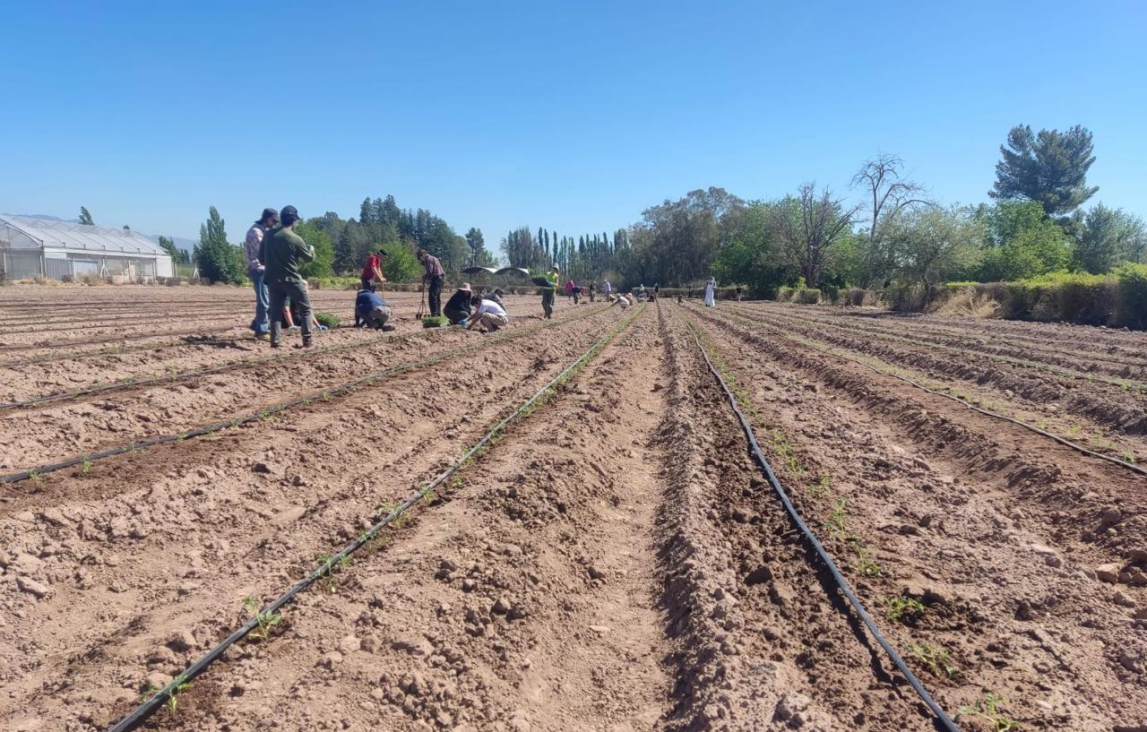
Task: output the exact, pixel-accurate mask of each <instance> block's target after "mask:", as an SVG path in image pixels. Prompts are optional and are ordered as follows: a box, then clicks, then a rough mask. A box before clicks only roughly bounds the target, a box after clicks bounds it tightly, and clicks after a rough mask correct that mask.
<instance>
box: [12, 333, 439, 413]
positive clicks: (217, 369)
mask: <svg viewBox="0 0 1147 732" xmlns="http://www.w3.org/2000/svg"><path fill="white" fill-rule="evenodd" d="M430 332H432V331H431V330H428V329H423V330H417V331H413V332H411V333H398V334H395V335H393V336H384V337H382V338H374V339H370V340H364V341H357V342H355V343H343V344H340V345H337V346H324V347H322V348H315V349H312V350H309V351H302V352H300V353H287V354H282V355H277V356H267V357H265V358H259V359H252V360H249V361H233V362H231V363H225V364H222V365H220V366H211V367H209V368H205V369H196V370H193V371H181V372H179V373H176V374H166V375H164V376H149V377H146V378H143V379H125V380H123V381H116V382H113V383H111V384H101V385H99V386H92V387H88V388H87V389H79V390H76V391H61V392H57V393H55V394H45V395H43V396H38V397H33V398H31V399H25V400H24V401H20V402H3V403H0V412H2V411H5V410H8V409H17V408H19V407H30V406H34V405H38V404H45V403H48V402H59V401H66V400H71V399H79V398H80V397H85V396H91V395H92V394H103V393H106V392H109V391H118V390H120V389H133V388H136V387H140V386H154V385H156V384H166V383H169V382H172V381H180V380H182V379H189V378H194V377H196V376H209V375H211V374H218V373H223V372H226V371H242V370H243V369H247V368H256V367H258V366H265V365H267V364H277V363H286V362H288V361H295V360H302V359H306V358H314V357H317V356H323V355H327V354H330V353H339V352H341V351H348V350H352V349H355V348H364V347H365V348H370V347H372V346H375V345H378V344H379V343H385V342H388V341H391V340H394V339H397V338H416V337H423V336H425V335H426V334H428V333H430Z"/></svg>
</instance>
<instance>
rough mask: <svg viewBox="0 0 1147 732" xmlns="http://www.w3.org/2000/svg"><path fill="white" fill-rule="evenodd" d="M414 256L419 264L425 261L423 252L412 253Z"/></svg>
mask: <svg viewBox="0 0 1147 732" xmlns="http://www.w3.org/2000/svg"><path fill="white" fill-rule="evenodd" d="M414 256H416V257H418V261H419V262H421V261H423V260H425V259H426V252H424V251H423V250H421V249H419V250H418V251H416V252H415V253H414Z"/></svg>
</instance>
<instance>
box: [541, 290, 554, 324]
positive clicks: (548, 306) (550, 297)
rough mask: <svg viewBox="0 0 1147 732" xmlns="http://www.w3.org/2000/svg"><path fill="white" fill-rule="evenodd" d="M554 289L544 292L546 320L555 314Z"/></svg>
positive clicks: (543, 309)
mask: <svg viewBox="0 0 1147 732" xmlns="http://www.w3.org/2000/svg"><path fill="white" fill-rule="evenodd" d="M555 294H556V293H554V291H553V290H547V291H545V292H543V293H542V311H543V312H544V313H545V314H546V320H549V319H550V318H552V317H553V316H554V297H555Z"/></svg>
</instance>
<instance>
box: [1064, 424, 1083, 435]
mask: <svg viewBox="0 0 1147 732" xmlns="http://www.w3.org/2000/svg"><path fill="white" fill-rule="evenodd" d="M1082 429H1083V427H1081V426H1080V425H1079V423H1078V422H1072V423H1071V424H1070V425H1068V427H1067V434H1069V435H1071V436H1072V437H1075V436H1076V435H1078V434H1079V432H1080V430H1082Z"/></svg>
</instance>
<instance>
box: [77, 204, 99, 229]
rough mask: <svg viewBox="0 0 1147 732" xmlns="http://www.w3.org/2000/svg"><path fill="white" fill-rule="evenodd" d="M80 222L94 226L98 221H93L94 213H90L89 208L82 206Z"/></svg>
mask: <svg viewBox="0 0 1147 732" xmlns="http://www.w3.org/2000/svg"><path fill="white" fill-rule="evenodd" d="M80 223H81V224H83V225H84V226H94V225H95V223H96V222H94V221H92V215H91V214H90V213H88V209H87V208H85V207H84V206H80Z"/></svg>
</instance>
